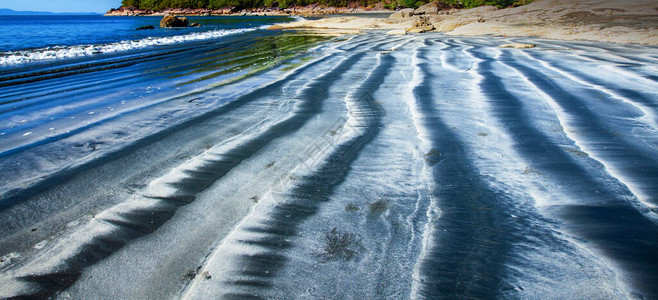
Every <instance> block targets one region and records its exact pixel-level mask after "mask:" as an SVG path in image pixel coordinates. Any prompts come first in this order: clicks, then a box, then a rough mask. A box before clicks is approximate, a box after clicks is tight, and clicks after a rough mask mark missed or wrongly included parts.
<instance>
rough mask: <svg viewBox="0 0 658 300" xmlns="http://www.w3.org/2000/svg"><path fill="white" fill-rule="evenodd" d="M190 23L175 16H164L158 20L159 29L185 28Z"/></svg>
mask: <svg viewBox="0 0 658 300" xmlns="http://www.w3.org/2000/svg"><path fill="white" fill-rule="evenodd" d="M189 22H190V21H188V20H187V18H185V17H181V18H179V17H176V16H164V17H163V18H162V20H160V27H162V28H166V27H187V25H188V24H189Z"/></svg>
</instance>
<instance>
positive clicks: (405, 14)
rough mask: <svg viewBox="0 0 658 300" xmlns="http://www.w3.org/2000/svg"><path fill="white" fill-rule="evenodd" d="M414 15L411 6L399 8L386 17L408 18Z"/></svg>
mask: <svg viewBox="0 0 658 300" xmlns="http://www.w3.org/2000/svg"><path fill="white" fill-rule="evenodd" d="M413 15H414V9H413V8H405V9H401V10H399V11H396V12H395V13H393V14H392V15H390V16H389V17H388V18H389V19H402V18H409V17H411V16H413Z"/></svg>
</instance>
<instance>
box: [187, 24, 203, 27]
mask: <svg viewBox="0 0 658 300" xmlns="http://www.w3.org/2000/svg"><path fill="white" fill-rule="evenodd" d="M190 27H201V24H199V23H192V24H190Z"/></svg>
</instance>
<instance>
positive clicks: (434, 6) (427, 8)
mask: <svg viewBox="0 0 658 300" xmlns="http://www.w3.org/2000/svg"><path fill="white" fill-rule="evenodd" d="M451 8H452V7H451V6H450V5H449V4H445V3H443V2H437V1H434V2H430V3H427V4H425V5H422V6H420V7H419V8H416V10H414V15H436V14H438V13H439V12H440V11H444V10H449V9H451Z"/></svg>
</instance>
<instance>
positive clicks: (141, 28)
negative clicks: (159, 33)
mask: <svg viewBox="0 0 658 300" xmlns="http://www.w3.org/2000/svg"><path fill="white" fill-rule="evenodd" d="M148 29H155V27H153V25H148V26H142V27H139V28H137V30H148Z"/></svg>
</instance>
